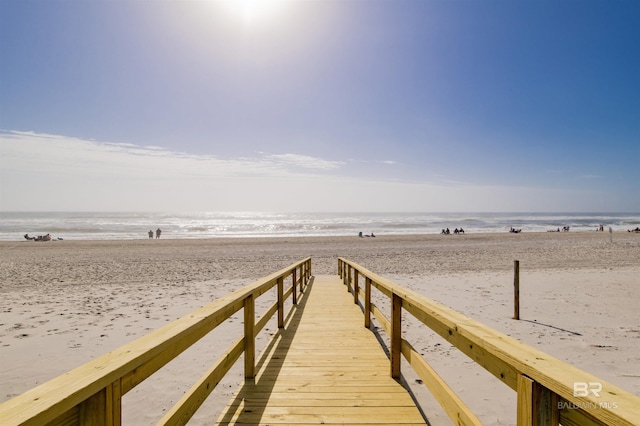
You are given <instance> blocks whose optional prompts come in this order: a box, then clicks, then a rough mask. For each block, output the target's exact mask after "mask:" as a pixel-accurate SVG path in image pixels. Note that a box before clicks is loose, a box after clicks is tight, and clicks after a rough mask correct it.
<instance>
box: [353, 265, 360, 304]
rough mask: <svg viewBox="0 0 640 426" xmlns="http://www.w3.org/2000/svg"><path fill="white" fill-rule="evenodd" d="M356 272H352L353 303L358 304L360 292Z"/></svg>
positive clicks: (355, 270)
mask: <svg viewBox="0 0 640 426" xmlns="http://www.w3.org/2000/svg"><path fill="white" fill-rule="evenodd" d="M358 275H360V274H358V270H357V269H354V270H353V303H355V304H356V305H357V304H358V292H359V291H360V286H359V285H358Z"/></svg>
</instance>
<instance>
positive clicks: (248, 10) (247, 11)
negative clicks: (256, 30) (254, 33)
mask: <svg viewBox="0 0 640 426" xmlns="http://www.w3.org/2000/svg"><path fill="white" fill-rule="evenodd" d="M218 3H220V4H221V5H223V6H224V8H225V9H227V10H228V11H229V13H230V14H232V15H233V16H235V17H236V18H237V19H240V20H241V21H242V22H243V23H244V24H246V25H257V24H261V23H264V22H267V21H270V20H272V19H274V18H275V17H276V16H278V15H279V14H280V13H281V11H282V9H283V7H284V4H285V1H284V0H219V1H218Z"/></svg>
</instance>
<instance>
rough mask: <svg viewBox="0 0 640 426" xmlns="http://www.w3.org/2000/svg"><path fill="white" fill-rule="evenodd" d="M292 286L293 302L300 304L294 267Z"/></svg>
mask: <svg viewBox="0 0 640 426" xmlns="http://www.w3.org/2000/svg"><path fill="white" fill-rule="evenodd" d="M291 276H292V278H291V286H292V293H293V304H294V305H297V304H298V283H297V282H296V268H293V272H292V273H291Z"/></svg>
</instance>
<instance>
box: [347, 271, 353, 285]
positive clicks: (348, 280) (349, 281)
mask: <svg viewBox="0 0 640 426" xmlns="http://www.w3.org/2000/svg"><path fill="white" fill-rule="evenodd" d="M352 269H353V268H351V265H349V266H347V291H351V270H352Z"/></svg>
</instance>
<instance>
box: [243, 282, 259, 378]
mask: <svg viewBox="0 0 640 426" xmlns="http://www.w3.org/2000/svg"><path fill="white" fill-rule="evenodd" d="M255 315H256V307H255V301H254V299H253V294H250V295H248V296H247V297H246V298H245V299H244V377H245V379H253V378H254V377H255V376H256V372H255V369H256V363H255V359H256V341H255V337H254V336H255V332H254V328H255V321H256V320H255Z"/></svg>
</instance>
